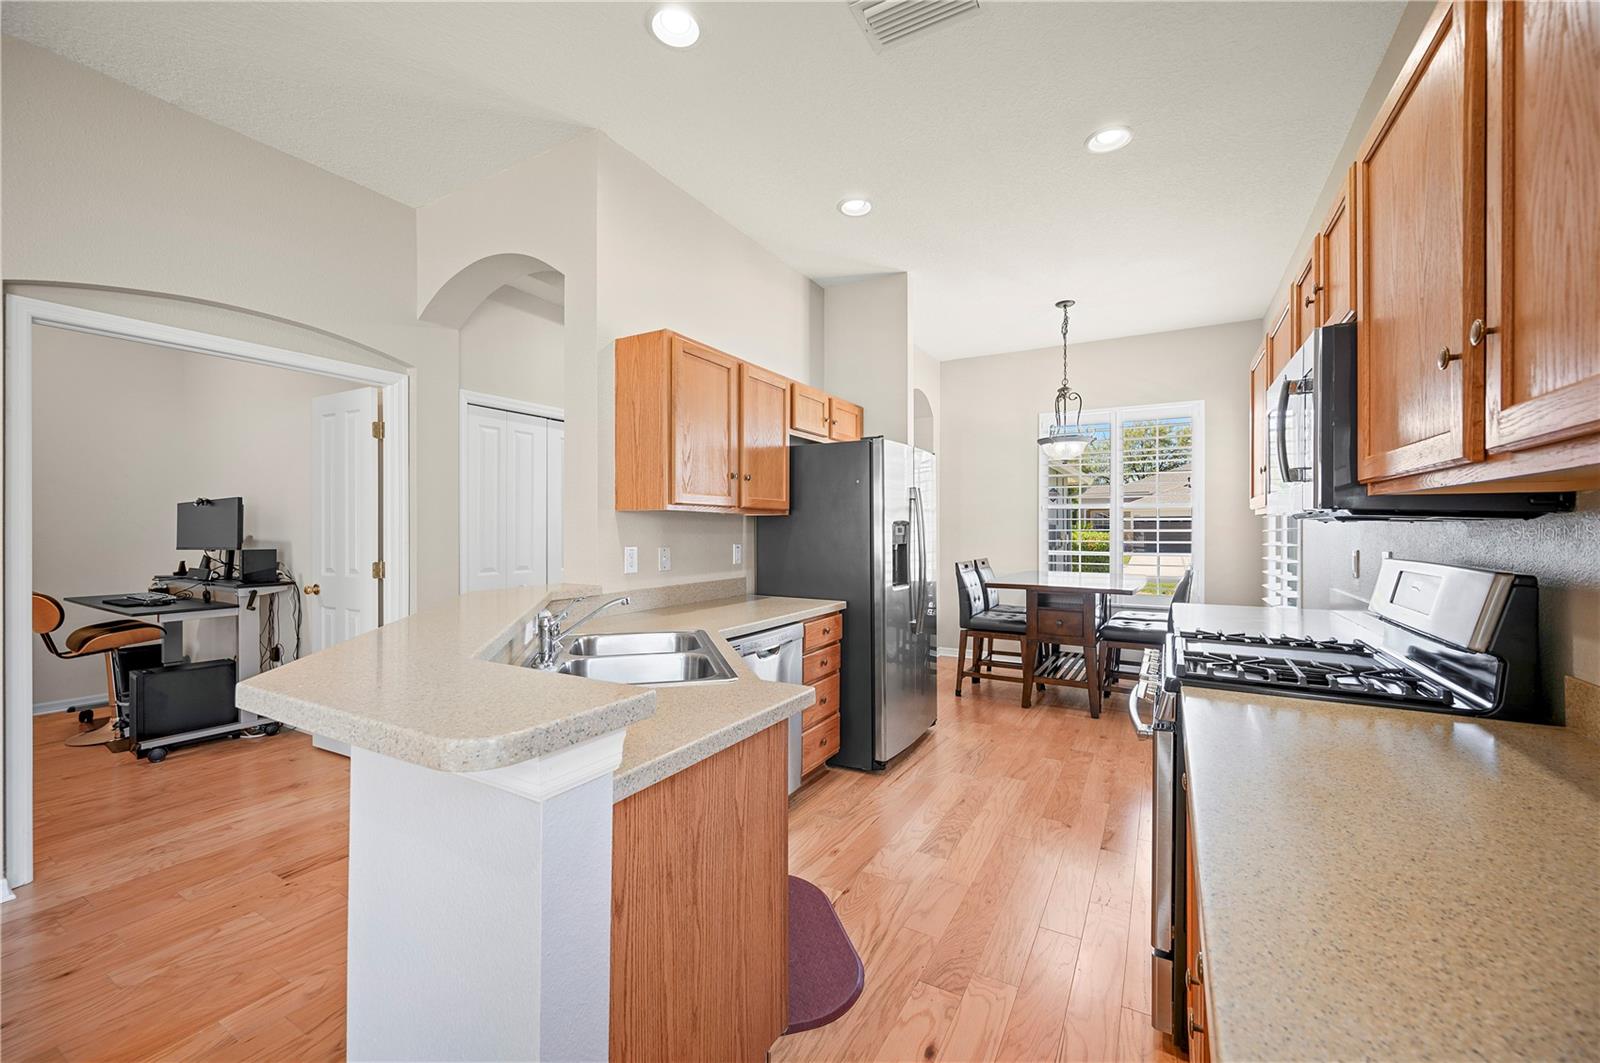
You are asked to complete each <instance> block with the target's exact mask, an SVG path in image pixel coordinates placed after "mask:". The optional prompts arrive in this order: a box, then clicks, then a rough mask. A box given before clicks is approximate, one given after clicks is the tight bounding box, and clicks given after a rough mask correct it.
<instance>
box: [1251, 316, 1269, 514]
mask: <svg viewBox="0 0 1600 1063" xmlns="http://www.w3.org/2000/svg"><path fill="white" fill-rule="evenodd" d="M1270 383H1271V380H1270V379H1269V378H1268V377H1267V345H1266V344H1265V343H1263V344H1262V345H1261V349H1260V350H1259V351H1257V352H1256V356H1255V360H1254V361H1252V362H1251V363H1250V508H1251V509H1253V510H1255V511H1256V512H1257V513H1263V512H1265V511H1266V508H1267V385H1268V384H1270Z"/></svg>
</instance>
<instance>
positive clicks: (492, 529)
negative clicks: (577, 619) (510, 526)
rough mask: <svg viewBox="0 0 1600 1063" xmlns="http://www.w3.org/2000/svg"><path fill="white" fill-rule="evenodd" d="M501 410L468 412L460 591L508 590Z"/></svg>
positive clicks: (503, 414) (504, 445) (476, 408)
mask: <svg viewBox="0 0 1600 1063" xmlns="http://www.w3.org/2000/svg"><path fill="white" fill-rule="evenodd" d="M506 416H507V415H506V412H505V411H504V410H491V409H487V408H485V407H483V406H468V407H467V430H466V442H465V446H466V455H465V460H464V461H463V462H462V468H461V590H462V591H463V592H466V591H485V590H493V589H495V588H497V587H505V586H508V585H509V584H508V582H507V579H508V577H507V573H506V567H505V565H506V542H505V540H506V532H507V521H506V517H505V483H506V475H507V474H506V451H507V449H508V447H507V443H506V437H507V433H508V426H507V424H506Z"/></svg>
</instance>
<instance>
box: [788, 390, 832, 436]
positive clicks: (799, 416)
mask: <svg viewBox="0 0 1600 1063" xmlns="http://www.w3.org/2000/svg"><path fill="white" fill-rule="evenodd" d="M789 391H790V399H789V403H790V409H789V431H790V432H792V433H794V434H795V435H797V436H805V437H806V438H807V439H821V440H825V439H827V438H828V416H829V415H828V393H827V392H826V391H823V390H821V389H820V388H813V387H807V386H806V385H805V384H800V383H796V384H793V385H791V386H790V389H789Z"/></svg>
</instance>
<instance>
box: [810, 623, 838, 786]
mask: <svg viewBox="0 0 1600 1063" xmlns="http://www.w3.org/2000/svg"><path fill="white" fill-rule="evenodd" d="M843 638H844V615H843V614H842V613H830V614H829V615H827V616H823V617H818V618H817V619H815V620H808V621H807V622H806V626H805V636H804V641H803V642H802V643H801V648H802V649H803V650H804V651H805V655H804V656H803V657H802V658H801V675H802V677H803V678H804V680H805V682H806V683H808V684H810V685H811V688H812V690H813V691H814V692H815V693H816V697H817V700H816V702H815V704H813V705H812V706H811V707H810V708H809V709H806V710H805V712H804V714H803V715H802V716H801V720H800V725H801V732H800V772H801V774H802V775H809V774H811V773H812V772H813V771H815V770H816V769H817V768H820V767H822V766H823V765H824V764H825V763H826V762H827V760H828V758H829V757H831V756H833V755H834V754H835V753H837V752H839V666H840V663H841V656H842V652H841V651H842V650H843V643H842V639H843Z"/></svg>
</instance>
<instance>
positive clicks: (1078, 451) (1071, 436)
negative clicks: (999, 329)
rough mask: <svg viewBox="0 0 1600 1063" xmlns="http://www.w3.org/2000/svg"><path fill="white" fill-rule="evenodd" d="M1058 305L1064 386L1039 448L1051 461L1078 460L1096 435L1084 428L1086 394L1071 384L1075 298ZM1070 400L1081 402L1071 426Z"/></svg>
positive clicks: (1057, 396)
mask: <svg viewBox="0 0 1600 1063" xmlns="http://www.w3.org/2000/svg"><path fill="white" fill-rule="evenodd" d="M1056 306H1057V307H1059V308H1060V310H1061V386H1060V387H1059V388H1057V389H1056V419H1055V421H1054V422H1053V423H1052V424H1051V425H1050V429H1049V431H1047V432H1046V433H1045V434H1044V435H1042V436H1040V437H1039V449H1040V450H1042V451H1044V456H1045V457H1047V458H1049V459H1050V460H1051V461H1074V460H1076V459H1078V458H1081V457H1083V452H1084V451H1085V450H1087V449H1088V447H1089V444H1090V443H1092V442H1094V437H1093V436H1091V435H1089V434H1088V433H1087V432H1085V431H1084V430H1083V396H1082V395H1080V394H1078V393H1077V392H1076V391H1073V390H1072V385H1070V384H1068V383H1067V324H1068V321H1069V319H1070V318H1071V316H1072V300H1071V299H1063V300H1061V301H1060V302H1059V303H1057V304H1056ZM1069 402H1075V403H1077V404H1078V408H1077V412H1076V413H1074V414H1073V417H1072V423H1071V424H1070V425H1069V424H1067V403H1069Z"/></svg>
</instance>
